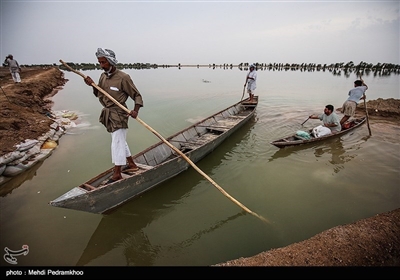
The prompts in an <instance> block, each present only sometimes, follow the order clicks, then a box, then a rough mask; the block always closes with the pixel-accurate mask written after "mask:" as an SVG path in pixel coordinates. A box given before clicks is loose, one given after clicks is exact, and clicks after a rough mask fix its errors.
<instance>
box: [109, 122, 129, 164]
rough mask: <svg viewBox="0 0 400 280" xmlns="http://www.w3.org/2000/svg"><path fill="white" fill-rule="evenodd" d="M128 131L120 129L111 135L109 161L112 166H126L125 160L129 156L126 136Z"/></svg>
mask: <svg viewBox="0 0 400 280" xmlns="http://www.w3.org/2000/svg"><path fill="white" fill-rule="evenodd" d="M127 132H128V130H127V129H126V128H121V129H118V130H116V131H114V132H113V133H111V160H112V163H114V165H126V158H127V157H130V156H131V151H130V150H129V147H128V143H126V134H127Z"/></svg>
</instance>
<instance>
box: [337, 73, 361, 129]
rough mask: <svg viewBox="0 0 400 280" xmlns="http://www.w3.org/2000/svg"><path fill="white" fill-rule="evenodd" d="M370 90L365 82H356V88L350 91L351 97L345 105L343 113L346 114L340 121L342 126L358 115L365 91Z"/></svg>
mask: <svg viewBox="0 0 400 280" xmlns="http://www.w3.org/2000/svg"><path fill="white" fill-rule="evenodd" d="M367 89H368V86H367V85H366V84H365V83H364V80H362V79H360V80H356V81H354V88H353V89H351V90H350V91H349V97H348V98H347V100H346V101H345V102H344V103H343V106H342V113H343V114H344V116H343V118H342V119H341V120H340V124H341V125H342V126H343V124H344V123H345V122H346V121H347V120H348V119H350V117H353V116H354V114H355V113H356V107H357V104H358V102H359V101H360V100H362V99H364V98H365V91H366V90H367Z"/></svg>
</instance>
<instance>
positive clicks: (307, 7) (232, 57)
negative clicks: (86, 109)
mask: <svg viewBox="0 0 400 280" xmlns="http://www.w3.org/2000/svg"><path fill="white" fill-rule="evenodd" d="M399 8H400V1H399V0H397V1H382V0H380V1H190V0H189V1H152V0H149V1H100V0H98V1H81V0H75V1H61V0H53V1H46V0H42V1H35V0H27V1H19V0H1V6H0V9H1V22H0V23H1V30H0V32H1V34H0V36H1V57H2V61H4V59H5V57H6V55H8V54H9V53H11V54H13V55H14V58H15V59H16V60H17V61H18V62H19V63H20V64H51V63H56V64H59V60H60V59H62V60H64V61H67V62H76V63H80V62H88V63H95V62H97V59H96V57H95V55H94V53H95V52H96V50H97V48H98V47H103V48H108V49H112V50H113V51H114V52H115V53H116V55H117V59H118V60H119V62H122V63H135V62H142V63H147V62H149V63H156V64H178V63H181V64H212V63H216V64H223V63H228V64H231V63H233V64H238V63H241V62H250V63H251V62H258V63H270V62H271V63H274V62H277V63H278V62H279V63H303V62H306V63H322V64H324V63H327V64H329V63H336V62H345V63H346V62H349V61H353V62H354V63H355V64H358V63H359V62H360V61H365V62H368V63H374V64H375V63H378V62H387V63H395V64H400V61H399V55H400V54H399V53H400V48H399V41H400V39H399V33H400V31H399V25H400V24H399Z"/></svg>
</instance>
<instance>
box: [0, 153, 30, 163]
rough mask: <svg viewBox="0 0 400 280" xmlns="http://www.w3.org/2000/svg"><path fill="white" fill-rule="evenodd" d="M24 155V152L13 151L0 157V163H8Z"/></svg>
mask: <svg viewBox="0 0 400 280" xmlns="http://www.w3.org/2000/svg"><path fill="white" fill-rule="evenodd" d="M24 155H25V153H24V152H20V151H14V152H10V153H8V154H5V155H4V156H1V157H0V165H3V164H8V163H10V162H13V161H14V160H17V159H20V158H22V157H23V156H24Z"/></svg>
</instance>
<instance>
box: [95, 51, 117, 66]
mask: <svg viewBox="0 0 400 280" xmlns="http://www.w3.org/2000/svg"><path fill="white" fill-rule="evenodd" d="M96 57H97V58H99V57H105V58H106V59H107V60H108V62H109V63H110V64H111V65H114V66H115V65H117V63H118V60H117V59H116V58H115V53H114V52H113V51H112V50H108V49H102V48H98V49H97V52H96Z"/></svg>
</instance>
